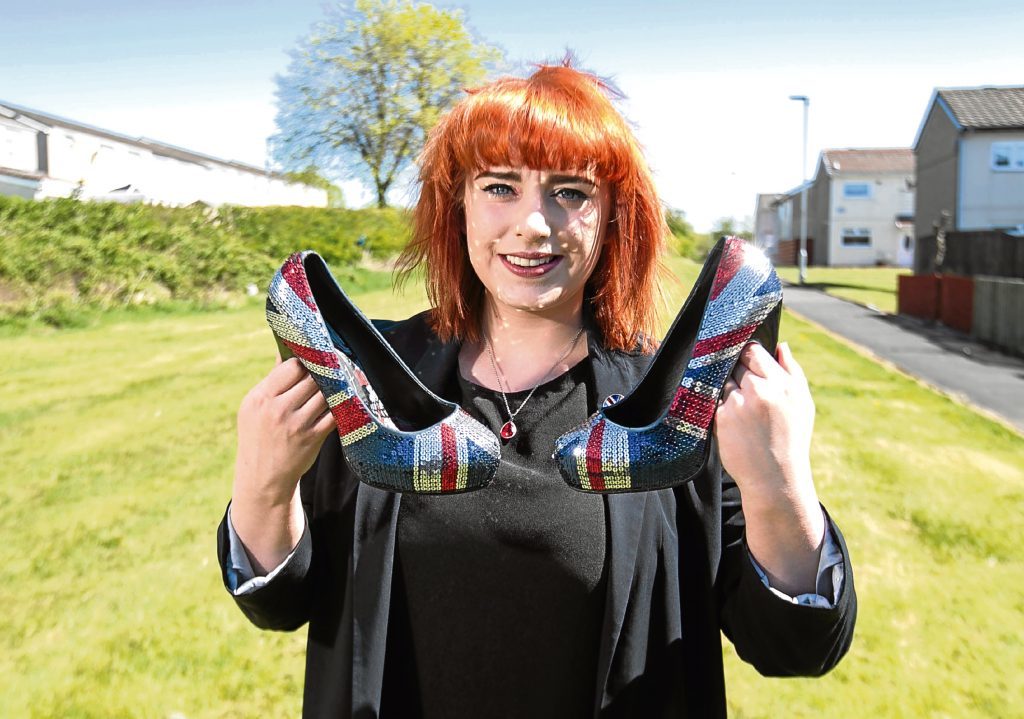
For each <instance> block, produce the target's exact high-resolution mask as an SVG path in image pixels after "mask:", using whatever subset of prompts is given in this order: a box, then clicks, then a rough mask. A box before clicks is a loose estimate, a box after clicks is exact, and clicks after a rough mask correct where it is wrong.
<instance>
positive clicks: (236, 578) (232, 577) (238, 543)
mask: <svg viewBox="0 0 1024 719" xmlns="http://www.w3.org/2000/svg"><path fill="white" fill-rule="evenodd" d="M296 549H297V547H296ZM293 556H295V549H293V550H292V551H291V553H290V554H289V555H288V556H287V557H285V558H284V560H282V562H281V563H280V564H278V565H277V566H276V567H274V569H273V570H271V571H270V572H268V573H267V575H266V576H265V577H257V576H255V572H254V571H253V569H252V563H251V562H250V561H249V555H248V554H246V553H245V546H244V545H243V544H242V540H241V539H239V538H238V534H236V533H235V527H234V525H232V524H231V508H230V507H228V571H227V579H228V589H229V590H231V593H232V594H233V595H235V596H236V597H239V596H241V595H243V594H251V593H252V592H255V591H256V590H257V589H259V588H260V587H262V586H264V585H265V584H267V582H269V581H271V580H272V579H273V578H274V577H276V576H277V575H278V573H279V572H280V571H281V570H282V569H284V568H285V567H287V566H288V562H290V561H291V560H292V557H293Z"/></svg>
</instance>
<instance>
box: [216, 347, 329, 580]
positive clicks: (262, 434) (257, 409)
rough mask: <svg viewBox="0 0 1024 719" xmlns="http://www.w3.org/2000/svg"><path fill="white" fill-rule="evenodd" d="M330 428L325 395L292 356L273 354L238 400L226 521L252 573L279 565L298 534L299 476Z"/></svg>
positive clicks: (301, 523) (301, 518) (300, 522)
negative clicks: (260, 375) (272, 359)
mask: <svg viewBox="0 0 1024 719" xmlns="http://www.w3.org/2000/svg"><path fill="white" fill-rule="evenodd" d="M334 428H335V423H334V416H333V415H332V414H331V412H330V409H329V408H328V406H327V402H326V401H325V400H324V397H323V394H321V392H320V389H319V388H318V387H317V385H316V383H315V382H314V381H313V378H312V377H310V375H309V373H308V372H307V371H306V369H305V368H304V367H303V366H302V364H301V363H300V362H299V361H298V360H297V359H295V358H290V359H288V360H286V361H284V362H282V361H281V360H280V359H278V361H277V364H276V365H275V366H274V368H273V369H272V370H271V371H270V373H269V374H268V375H267V376H266V377H264V378H263V379H262V380H261V381H260V382H259V383H258V384H257V385H256V386H255V387H253V388H252V389H251V390H249V392H248V394H246V395H245V398H244V399H243V400H242V404H241V406H240V407H239V409H238V454H237V456H236V460H235V482H234V488H233V490H232V499H231V523H232V526H233V527H234V529H235V533H236V534H237V535H238V537H239V539H241V540H242V544H244V545H245V548H246V550H247V551H248V553H249V558H250V559H251V560H253V562H254V566H253V569H254V570H256V572H257V574H261V573H265V570H267V569H272V568H273V567H275V566H277V565H278V564H280V563H281V561H282V560H283V559H284V558H285V557H286V556H288V554H289V553H290V552H291V550H292V549H293V548H294V547H295V545H296V544H297V543H298V541H299V539H300V538H301V536H302V531H303V528H304V523H305V518H304V516H303V512H302V503H301V501H300V499H299V492H298V484H299V479H300V478H301V477H302V474H303V473H304V472H305V471H306V470H307V469H309V468H310V467H311V466H312V464H313V461H314V460H315V459H316V456H317V453H318V452H319V451H320V447H321V445H323V442H324V440H325V439H326V438H327V436H328V435H329V434H330V433H331V432H332V431H333V430H334ZM256 565H259V566H256Z"/></svg>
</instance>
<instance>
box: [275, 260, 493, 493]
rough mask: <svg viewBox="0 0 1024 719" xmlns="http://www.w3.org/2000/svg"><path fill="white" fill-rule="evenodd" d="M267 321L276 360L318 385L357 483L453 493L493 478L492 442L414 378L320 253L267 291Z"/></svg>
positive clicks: (290, 264)
mask: <svg viewBox="0 0 1024 719" xmlns="http://www.w3.org/2000/svg"><path fill="white" fill-rule="evenodd" d="M267 322H268V323H269V324H270V328H271V330H273V332H274V336H275V337H276V338H277V341H278V346H279V347H280V348H281V353H282V354H281V356H282V358H283V359H287V358H288V357H290V356H295V357H297V358H298V360H299V361H300V362H301V363H302V364H303V366H304V367H305V368H306V369H307V370H308V371H309V373H310V375H312V377H313V379H314V380H315V381H316V383H317V385H318V386H319V387H320V391H321V392H322V393H323V395H324V397H325V398H326V399H327V404H328V406H329V407H330V408H331V412H332V413H333V414H334V419H335V422H336V424H337V425H338V435H339V437H340V438H341V444H342V447H343V450H344V451H343V454H344V455H345V459H346V461H347V462H348V463H349V466H351V468H352V470H353V472H355V474H356V476H357V477H359V479H360V480H361V481H363V482H365V483H366V484H369V485H372V486H374V487H379V488H380V489H387V490H391V491H394V492H419V493H423V494H449V493H456V492H465V491H469V490H473V489H480V488H481V487H485V486H486V485H487V484H488V483H489V482H490V481H491V479H492V478H493V477H494V472H495V470H496V469H497V467H498V461H499V458H500V451H501V450H500V448H499V446H498V439H497V437H495V436H494V434H493V433H491V431H490V430H488V429H487V428H486V427H484V426H483V425H482V424H480V423H479V422H477V421H476V420H475V419H473V418H472V417H470V416H469V414H468V413H466V411H465V410H463V409H462V408H461V407H459V406H458V405H457V404H453V403H451V402H447V401H445V400H443V399H441V398H440V397H438V396H437V395H436V394H434V393H433V392H431V391H430V390H429V389H427V388H426V387H425V386H424V385H423V384H422V383H421V382H420V381H419V380H418V379H417V378H416V376H415V375H414V374H413V373H412V371H411V370H410V369H409V368H408V367H407V366H406V365H405V363H404V362H403V361H402V360H401V359H400V358H399V357H398V355H397V354H395V351H394V349H392V348H391V345H389V344H388V343H387V341H386V340H385V339H384V338H383V337H382V336H381V334H380V332H378V331H377V329H376V328H375V327H374V326H373V325H372V324H371V323H370V321H369V320H367V319H366V317H365V316H364V315H363V313H362V312H360V311H359V309H358V308H357V307H356V306H355V305H354V304H352V301H351V300H350V299H349V298H348V296H347V295H346V294H345V292H344V291H343V290H342V289H341V287H340V286H339V285H338V283H337V281H335V279H334V277H333V276H332V275H331V272H330V270H328V269H327V264H326V263H325V262H324V260H323V258H322V257H320V255H318V254H316V253H315V252H308V251H307V252H296V253H295V254H293V255H292V256H291V257H289V258H288V259H287V261H285V263H284V265H282V266H281V269H280V270H278V272H277V274H275V275H274V279H273V280H272V281H271V283H270V289H269V291H268V293H267ZM385 407H386V408H387V409H385Z"/></svg>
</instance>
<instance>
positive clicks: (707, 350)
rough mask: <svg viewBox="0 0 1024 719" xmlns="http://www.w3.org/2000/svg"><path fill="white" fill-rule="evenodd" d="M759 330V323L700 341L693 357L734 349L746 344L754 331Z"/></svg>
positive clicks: (694, 347)
mask: <svg viewBox="0 0 1024 719" xmlns="http://www.w3.org/2000/svg"><path fill="white" fill-rule="evenodd" d="M755 329H757V323H756V322H755V323H753V324H749V325H744V326H743V327H737V328H736V329H734V330H729V331H728V332H723V333H722V334H720V335H715V336H714V337H708V338H707V339H705V340H700V341H699V342H697V344H695V345H694V346H693V356H694V357H703V356H704V355H709V354H711V353H712V352H718V351H719V350H722V349H725V348H726V347H732V346H733V345H738V344H740V343H741V342H746V340H747V339H748V338H749V337H750V335H752V334H754V330H755Z"/></svg>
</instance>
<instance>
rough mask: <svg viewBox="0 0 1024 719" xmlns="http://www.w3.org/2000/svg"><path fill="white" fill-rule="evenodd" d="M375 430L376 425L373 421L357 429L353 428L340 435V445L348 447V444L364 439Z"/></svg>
mask: <svg viewBox="0 0 1024 719" xmlns="http://www.w3.org/2000/svg"><path fill="white" fill-rule="evenodd" d="M376 431H377V425H375V424H374V423H373V422H368V423H366V424H364V425H363V426H362V427H360V428H359V429H354V430H352V431H351V432H349V433H348V434H346V435H344V436H342V437H341V446H343V447H348V446H349V445H350V444H355V443H356V442H358V441H359V440H361V439H366V438H367V437H369V436H370V435H371V434H373V433H374V432H376Z"/></svg>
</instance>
